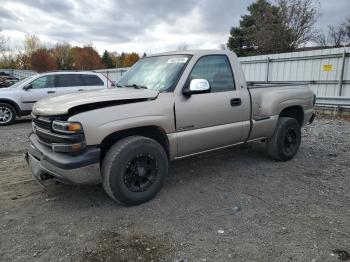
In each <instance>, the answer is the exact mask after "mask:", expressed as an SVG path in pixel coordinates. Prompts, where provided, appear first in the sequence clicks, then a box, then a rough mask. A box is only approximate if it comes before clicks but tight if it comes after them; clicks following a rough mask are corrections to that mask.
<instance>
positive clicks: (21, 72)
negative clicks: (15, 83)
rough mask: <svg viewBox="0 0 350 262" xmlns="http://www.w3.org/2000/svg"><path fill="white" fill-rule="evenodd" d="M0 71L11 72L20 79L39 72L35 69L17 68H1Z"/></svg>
mask: <svg viewBox="0 0 350 262" xmlns="http://www.w3.org/2000/svg"><path fill="white" fill-rule="evenodd" d="M0 72H4V73H6V74H10V75H11V76H13V77H17V78H18V79H23V78H27V77H30V76H32V75H35V74H37V72H35V71H33V70H17V69H0Z"/></svg>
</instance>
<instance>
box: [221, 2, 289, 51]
mask: <svg viewBox="0 0 350 262" xmlns="http://www.w3.org/2000/svg"><path fill="white" fill-rule="evenodd" d="M248 11H249V14H248V15H243V16H241V19H240V22H239V27H232V28H231V31H230V37H229V39H228V43H227V47H228V48H229V49H231V50H233V51H235V52H236V53H237V55H238V56H246V55H255V54H267V53H275V52H284V51H292V50H293V47H292V46H291V42H292V36H293V35H292V31H291V30H290V29H289V28H288V27H287V25H286V23H285V21H284V18H283V17H282V13H281V9H280V8H279V7H277V6H274V5H272V4H271V3H269V2H267V1H266V0H257V1H256V2H254V3H253V4H251V5H250V6H248Z"/></svg>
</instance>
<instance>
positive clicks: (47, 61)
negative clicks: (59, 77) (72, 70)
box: [30, 47, 57, 72]
mask: <svg viewBox="0 0 350 262" xmlns="http://www.w3.org/2000/svg"><path fill="white" fill-rule="evenodd" d="M30 65H31V68H32V69H33V70H35V71H38V72H46V71H52V70H55V69H57V66H56V63H55V59H54V58H53V56H52V55H51V54H50V52H49V50H48V49H47V48H44V47H42V48H39V49H37V50H36V51H34V52H33V53H32V54H31V56H30Z"/></svg>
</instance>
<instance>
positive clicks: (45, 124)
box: [33, 117, 52, 130]
mask: <svg viewBox="0 0 350 262" xmlns="http://www.w3.org/2000/svg"><path fill="white" fill-rule="evenodd" d="M33 122H34V124H35V126H37V127H39V128H42V129H45V130H51V123H52V121H51V120H50V119H49V118H44V117H38V118H34V119H33Z"/></svg>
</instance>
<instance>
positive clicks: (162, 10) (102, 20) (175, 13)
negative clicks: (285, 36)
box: [0, 0, 350, 54]
mask: <svg viewBox="0 0 350 262" xmlns="http://www.w3.org/2000/svg"><path fill="white" fill-rule="evenodd" d="M252 2H253V0H0V28H1V29H2V34H5V35H6V36H8V37H9V38H10V41H9V45H10V47H11V48H12V49H16V50H17V49H19V50H20V49H22V48H23V47H22V46H23V39H24V37H25V34H26V33H29V34H36V35H38V36H39V37H40V39H41V40H42V41H43V42H45V43H48V44H55V43H57V42H69V43H71V44H72V45H78V46H83V45H84V44H89V43H92V44H93V46H94V47H95V48H96V49H97V50H98V52H99V53H102V52H103V51H104V50H105V49H107V50H108V51H117V52H119V53H120V52H132V51H135V52H137V53H139V54H142V53H143V52H146V53H147V54H150V53H157V52H164V51H171V50H176V49H177V48H178V47H179V46H181V45H184V44H186V45H187V46H188V48H190V49H198V48H201V49H212V48H213V49H217V48H219V46H220V44H225V43H226V42H227V39H228V36H229V31H230V28H231V27H232V26H237V25H238V23H239V19H240V16H241V15H242V14H245V13H246V12H247V6H248V5H249V4H251V3H252ZM320 5H321V10H322V15H321V17H320V18H319V20H318V22H317V27H319V28H325V27H326V26H327V25H328V24H334V23H339V22H341V21H342V20H343V19H345V17H346V16H348V15H350V0H333V1H329V0H320Z"/></svg>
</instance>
